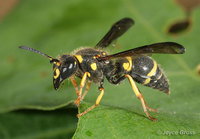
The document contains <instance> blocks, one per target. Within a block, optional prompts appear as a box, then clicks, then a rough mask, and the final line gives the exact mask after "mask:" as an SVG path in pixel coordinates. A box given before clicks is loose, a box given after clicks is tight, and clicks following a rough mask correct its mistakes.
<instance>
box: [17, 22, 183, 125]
mask: <svg viewBox="0 0 200 139" xmlns="http://www.w3.org/2000/svg"><path fill="white" fill-rule="evenodd" d="M133 24H134V21H133V20H132V19H131V18H123V19H121V20H119V21H118V22H116V23H114V24H113V26H112V27H111V29H110V30H109V31H108V33H107V34H106V35H105V36H104V37H103V38H102V39H101V40H100V41H99V42H98V43H97V45H95V48H81V49H79V50H77V51H75V52H74V53H72V54H71V55H68V54H64V55H61V56H60V57H58V58H53V57H51V56H48V55H46V54H44V53H42V52H40V51H38V50H36V49H33V48H29V47H26V46H20V47H19V48H21V49H25V50H29V51H32V52H35V53H38V54H40V55H43V56H45V57H47V58H48V59H49V60H50V63H52V64H53V84H54V88H55V89H56V90H57V89H58V88H59V86H60V84H61V83H62V82H63V81H64V80H65V79H67V78H71V81H72V83H73V85H74V87H75V90H76V93H77V96H78V98H77V99H76V101H75V102H74V103H75V104H76V105H77V106H78V105H79V104H80V102H81V101H82V100H83V99H84V97H85V95H86V94H87V92H88V90H89V89H90V85H91V83H92V82H93V83H96V84H98V86H99V90H100V94H99V96H98V97H97V99H96V102H95V104H94V105H92V106H91V107H89V108H88V109H86V110H85V111H84V112H82V113H79V114H78V115H77V116H78V117H80V116H82V115H84V114H86V113H87V112H88V111H90V110H92V109H93V108H95V107H96V106H98V105H99V103H100V101H101V99H102V97H103V95H104V87H103V85H104V77H106V79H107V80H108V81H109V82H110V83H111V84H114V85H117V84H120V83H121V82H122V81H123V80H125V79H126V78H128V80H129V82H130V84H131V86H132V89H133V91H134V92H135V95H136V96H137V98H138V99H140V101H141V103H142V107H143V110H144V112H145V113H146V115H147V116H148V118H149V119H151V120H154V121H155V120H157V119H156V118H153V117H151V116H150V115H149V113H148V111H147V110H149V111H157V110H156V109H151V108H150V107H149V106H148V105H147V104H146V102H145V100H144V97H143V95H142V94H141V92H140V91H139V89H138V88H137V86H136V84H135V81H136V82H137V83H140V84H143V85H145V86H148V87H151V88H154V89H158V90H160V91H163V92H164V93H166V94H169V93H170V91H169V84H168V80H167V78H166V76H165V74H164V73H163V71H162V70H161V68H160V67H159V66H158V65H157V63H156V61H155V60H153V59H152V58H151V57H150V56H149V54H154V53H160V54H183V53H184V52H185V48H184V47H183V46H182V45H180V44H178V43H174V42H161V43H155V44H150V45H145V46H141V47H138V48H134V49H130V50H127V51H123V52H119V53H116V54H112V55H109V54H108V53H107V52H105V51H104V50H103V49H104V48H106V47H107V46H109V45H110V44H111V43H112V42H113V41H114V40H116V39H117V38H118V37H120V36H121V35H123V34H124V33H125V32H126V31H127V30H128V29H129V28H130V27H131V26H132V25H133ZM74 76H76V77H79V78H81V83H80V88H79V89H78V84H77V82H76V80H75V78H74ZM87 80H88V82H87V85H86V81H87ZM85 85H86V89H85V92H84V93H83V94H82V92H83V87H84V86H85Z"/></svg>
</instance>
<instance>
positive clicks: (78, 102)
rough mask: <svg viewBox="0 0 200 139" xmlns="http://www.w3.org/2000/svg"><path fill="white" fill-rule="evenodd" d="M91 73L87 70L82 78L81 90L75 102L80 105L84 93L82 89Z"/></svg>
mask: <svg viewBox="0 0 200 139" xmlns="http://www.w3.org/2000/svg"><path fill="white" fill-rule="evenodd" d="M89 75H90V73H89V72H85V73H84V75H83V77H82V79H81V84H80V90H79V93H78V98H77V99H76V100H75V102H74V103H75V104H76V105H77V106H78V105H79V104H80V100H81V94H82V91H83V87H84V86H85V82H86V80H87V76H89Z"/></svg>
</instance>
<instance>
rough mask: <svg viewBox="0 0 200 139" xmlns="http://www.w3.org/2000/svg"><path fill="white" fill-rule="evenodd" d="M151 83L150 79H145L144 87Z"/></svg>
mask: <svg viewBox="0 0 200 139" xmlns="http://www.w3.org/2000/svg"><path fill="white" fill-rule="evenodd" d="M150 81H151V78H147V79H146V80H145V81H144V83H143V84H144V85H146V84H148V83H149V82H150Z"/></svg>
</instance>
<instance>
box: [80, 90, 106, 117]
mask: <svg viewBox="0 0 200 139" xmlns="http://www.w3.org/2000/svg"><path fill="white" fill-rule="evenodd" d="M99 90H100V91H101V93H100V94H99V96H98V97H97V99H96V102H95V104H94V105H92V106H91V107H89V108H88V109H87V110H85V111H84V112H82V113H79V114H78V115H77V117H78V118H80V117H81V116H83V115H84V114H86V113H87V112H89V111H90V110H92V109H94V108H95V107H96V106H98V105H99V103H100V101H101V99H102V97H103V95H104V88H103V87H102V86H100V87H99Z"/></svg>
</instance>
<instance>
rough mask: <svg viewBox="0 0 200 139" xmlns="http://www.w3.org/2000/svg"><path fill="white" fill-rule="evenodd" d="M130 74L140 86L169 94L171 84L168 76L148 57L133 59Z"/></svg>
mask: <svg viewBox="0 0 200 139" xmlns="http://www.w3.org/2000/svg"><path fill="white" fill-rule="evenodd" d="M129 74H130V75H131V76H132V77H133V79H134V80H135V81H136V82H138V83H140V84H143V85H145V86H148V87H151V88H154V89H158V90H160V91H163V92H165V93H169V84H168V80H167V78H166V76H165V75H164V73H163V72H162V70H161V69H160V68H159V66H158V65H157V63H156V62H155V61H154V60H153V59H152V58H150V57H148V56H141V57H138V58H135V59H133V60H132V69H131V71H130V73H129Z"/></svg>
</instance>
